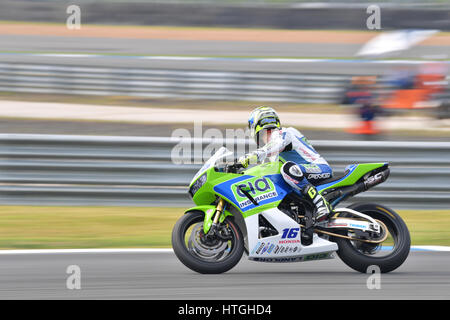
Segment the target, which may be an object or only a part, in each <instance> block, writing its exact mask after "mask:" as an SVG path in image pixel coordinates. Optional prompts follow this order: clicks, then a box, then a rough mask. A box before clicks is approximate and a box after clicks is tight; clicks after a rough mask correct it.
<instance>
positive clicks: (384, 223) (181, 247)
mask: <svg viewBox="0 0 450 320" xmlns="http://www.w3.org/2000/svg"><path fill="white" fill-rule="evenodd" d="M230 155H232V153H231V152H229V151H228V150H227V149H226V148H224V147H222V148H220V149H219V150H218V151H217V152H216V153H215V154H214V155H213V156H212V157H211V158H210V159H209V160H208V161H207V162H206V163H205V164H204V165H203V167H202V168H201V169H200V170H199V171H198V173H197V174H196V175H195V177H194V178H193V180H192V182H191V183H190V186H189V193H190V195H191V197H192V199H193V201H194V203H195V204H196V205H197V206H196V207H193V208H191V209H189V210H187V211H186V212H185V214H184V215H183V216H182V217H181V218H180V219H179V220H178V221H177V223H176V224H175V226H174V228H173V231H172V246H173V249H174V252H175V254H176V256H177V257H178V259H179V260H180V261H181V262H182V263H183V264H184V265H186V266H187V267H188V268H190V269H192V270H194V271H196V272H199V273H223V272H226V271H228V270H230V269H231V268H233V267H234V266H235V265H236V264H237V263H238V262H239V261H240V259H241V258H242V255H243V253H244V252H245V253H246V255H247V256H248V258H249V259H250V260H253V261H260V262H297V261H313V260H321V259H331V258H334V256H335V253H337V255H338V256H339V257H340V258H341V259H342V260H343V261H344V262H345V263H346V264H347V265H348V266H349V267H351V268H353V269H354V270H357V271H359V272H363V273H365V272H366V271H367V269H368V267H370V266H378V267H379V269H380V271H381V272H390V271H392V270H394V269H396V268H398V267H399V266H400V265H401V264H402V263H403V262H404V261H405V260H406V258H407V257H408V254H409V251H410V235H409V231H408V228H407V226H406V224H405V223H404V221H403V220H402V218H401V217H400V216H399V215H398V214H397V213H396V212H394V211H393V210H391V209H389V208H387V207H385V206H383V205H379V204H374V203H358V204H353V205H350V206H348V207H342V208H341V207H337V205H338V204H339V203H340V202H341V201H343V200H346V199H348V198H349V197H351V196H354V195H356V194H357V193H360V192H364V191H366V190H368V189H369V188H371V187H373V186H375V185H377V184H379V183H381V182H383V181H385V180H386V179H387V178H388V176H389V165H388V163H365V164H353V165H350V166H348V167H347V168H346V170H345V173H344V175H343V176H340V177H336V178H332V179H328V180H325V181H322V182H321V183H320V184H319V185H316V188H317V190H318V192H320V193H321V194H322V195H323V196H324V197H325V198H326V199H327V200H328V201H329V203H330V204H331V206H332V207H333V212H334V213H333V215H332V217H331V218H330V219H328V221H323V222H319V223H317V224H315V225H314V226H313V227H312V229H311V228H309V227H310V226H311V225H312V210H313V208H312V207H311V206H310V204H309V203H308V202H307V201H305V200H304V199H303V198H302V197H301V196H300V195H299V194H298V193H297V192H295V191H293V190H292V188H291V187H290V186H289V185H288V184H287V183H285V181H284V180H283V178H282V176H281V174H280V168H281V166H282V164H283V159H282V157H281V156H280V157H279V158H278V157H276V158H274V159H272V161H270V162H267V163H264V164H261V165H257V166H254V167H252V168H249V169H247V170H245V171H242V172H239V170H240V169H239V168H238V167H237V165H226V164H225V159H226V158H228V159H229V157H230ZM306 227H308V228H306ZM305 230H313V231H314V234H313V241H312V243H311V241H310V243H308V244H305V243H304V241H303V240H302V239H303V237H302V233H303V232H305Z"/></svg>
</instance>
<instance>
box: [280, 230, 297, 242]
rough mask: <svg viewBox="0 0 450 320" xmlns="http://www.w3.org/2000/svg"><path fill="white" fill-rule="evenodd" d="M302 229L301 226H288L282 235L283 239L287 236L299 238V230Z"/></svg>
mask: <svg viewBox="0 0 450 320" xmlns="http://www.w3.org/2000/svg"><path fill="white" fill-rule="evenodd" d="M299 231H300V228H291V229H290V228H286V229H283V235H282V236H281V239H285V238H289V239H292V238H297V235H298V232H299Z"/></svg>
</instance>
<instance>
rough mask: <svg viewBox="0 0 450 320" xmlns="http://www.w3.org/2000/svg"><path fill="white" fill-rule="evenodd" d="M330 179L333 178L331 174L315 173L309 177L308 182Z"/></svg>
mask: <svg viewBox="0 0 450 320" xmlns="http://www.w3.org/2000/svg"><path fill="white" fill-rule="evenodd" d="M329 177H331V174H330V173H329V172H326V173H314V174H309V175H308V180H309V179H314V180H317V179H328V178H329Z"/></svg>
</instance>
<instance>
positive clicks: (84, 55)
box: [0, 52, 450, 64]
mask: <svg viewBox="0 0 450 320" xmlns="http://www.w3.org/2000/svg"><path fill="white" fill-rule="evenodd" d="M0 55H2V56H5V55H16V56H34V57H52V58H120V59H138V60H139V59H145V60H166V61H193V60H195V61H223V60H228V61H244V62H263V63H268V62H276V63H317V62H322V63H328V62H334V63H355V62H356V63H375V64H423V63H430V62H433V60H420V59H419V60H401V59H398V60H366V59H356V58H342V59H335V58H313V59H311V58H270V57H267V58H264V57H259V58H252V57H248V58H247V57H208V56H149V55H148V56H146V55H104V54H96V53H52V52H48V53H28V52H0ZM440 62H441V63H450V61H449V60H441V61H440Z"/></svg>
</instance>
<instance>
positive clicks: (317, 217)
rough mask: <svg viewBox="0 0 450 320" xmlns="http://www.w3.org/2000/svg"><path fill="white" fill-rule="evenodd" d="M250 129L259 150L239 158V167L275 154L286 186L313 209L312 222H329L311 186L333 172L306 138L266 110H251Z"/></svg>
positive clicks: (327, 212) (325, 206) (322, 201)
mask: <svg viewBox="0 0 450 320" xmlns="http://www.w3.org/2000/svg"><path fill="white" fill-rule="evenodd" d="M249 129H250V134H251V136H252V137H253V138H254V139H255V141H256V143H257V146H258V149H257V150H255V151H253V152H251V153H249V154H247V155H245V156H243V157H241V158H240V159H239V163H240V164H241V165H242V166H244V167H245V168H246V167H248V165H250V164H256V163H261V162H264V161H265V160H266V159H267V158H269V157H272V156H274V155H277V154H278V155H279V157H280V159H281V161H282V162H284V164H283V166H282V167H281V174H282V176H283V178H284V180H285V181H286V183H288V184H289V185H290V186H291V187H292V188H293V189H294V190H295V191H296V192H298V193H300V194H301V195H302V196H304V197H305V198H306V199H308V200H309V201H310V203H311V204H312V205H313V206H314V207H315V209H316V210H315V211H314V214H313V218H314V221H315V222H318V221H323V220H324V219H326V218H328V217H329V215H330V213H331V209H330V206H329V204H328V202H327V201H326V200H325V199H324V198H323V197H322V195H320V193H318V192H317V190H316V188H315V187H314V185H313V184H316V183H317V182H319V181H322V180H324V179H328V178H330V177H331V176H332V169H331V167H330V166H329V165H328V162H327V161H326V160H325V159H324V158H323V157H322V156H321V155H320V154H318V153H317V151H316V150H315V149H314V148H313V146H312V145H311V144H310V143H309V142H308V141H307V140H306V138H305V136H304V135H303V134H301V133H300V132H299V131H298V130H297V129H294V128H282V127H281V125H280V120H279V117H278V114H277V113H276V112H275V110H274V109H272V108H269V107H259V108H256V109H255V110H253V112H252V113H251V115H250V119H249Z"/></svg>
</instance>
